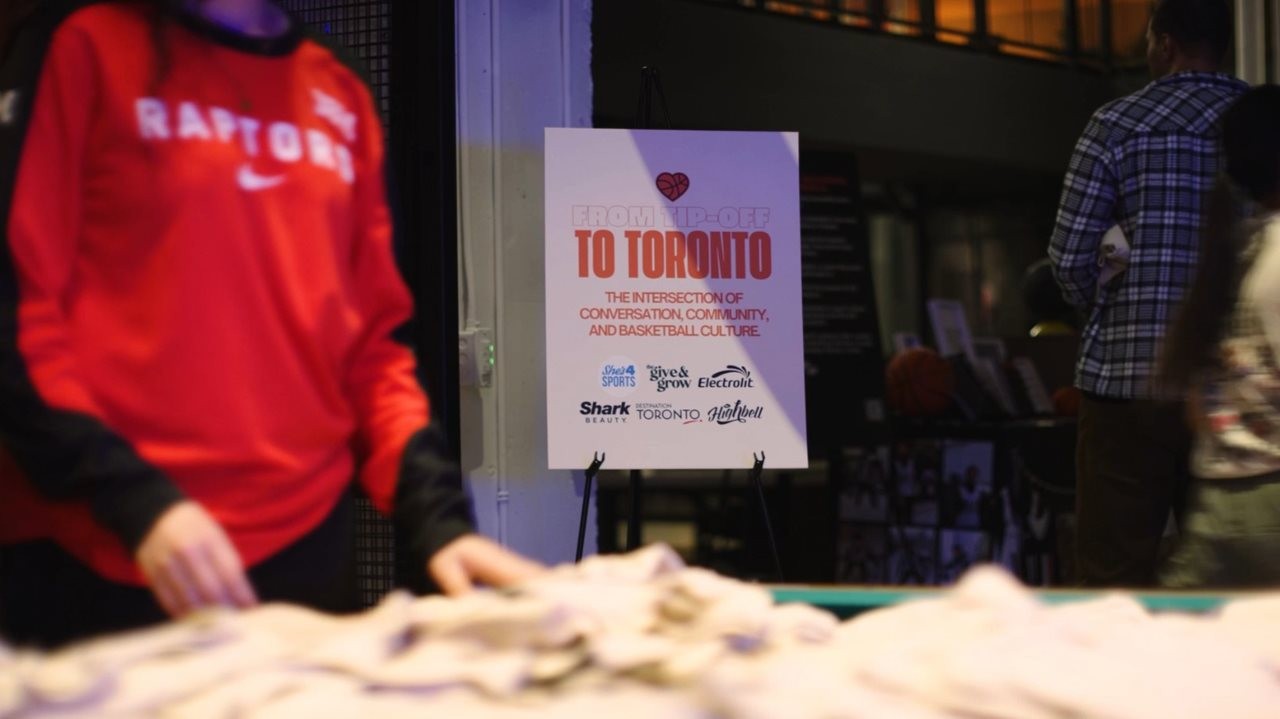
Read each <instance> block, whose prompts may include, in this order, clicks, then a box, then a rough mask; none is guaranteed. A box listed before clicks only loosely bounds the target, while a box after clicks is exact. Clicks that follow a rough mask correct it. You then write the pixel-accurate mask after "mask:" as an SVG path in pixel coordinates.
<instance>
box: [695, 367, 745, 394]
mask: <svg viewBox="0 0 1280 719" xmlns="http://www.w3.org/2000/svg"><path fill="white" fill-rule="evenodd" d="M755 386H756V381H755V380H754V379H752V378H751V373H750V372H749V371H747V368H746V367H742V366H739V365H735V364H730V365H725V366H724V369H722V370H720V371H719V372H716V373H715V374H713V375H711V376H710V377H699V378H698V389H748V388H752V387H755Z"/></svg>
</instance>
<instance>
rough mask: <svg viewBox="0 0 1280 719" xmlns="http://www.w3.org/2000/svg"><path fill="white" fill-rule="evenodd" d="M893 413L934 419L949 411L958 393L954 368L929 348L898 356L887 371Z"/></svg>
mask: <svg viewBox="0 0 1280 719" xmlns="http://www.w3.org/2000/svg"><path fill="white" fill-rule="evenodd" d="M884 374H885V386H886V390H887V397H886V399H887V400H888V402H889V407H890V409H893V410H894V411H896V412H898V413H899V414H902V415H905V416H907V417H933V416H936V415H939V414H942V413H943V412H945V411H947V408H948V407H950V406H951V395H952V392H954V391H955V376H954V375H953V374H952V373H951V364H950V363H949V362H947V361H946V360H945V359H943V358H942V356H941V355H939V354H938V353H937V352H936V351H934V350H933V349H930V348H928V347H912V348H910V349H905V350H903V351H901V352H899V353H897V354H895V355H894V356H893V357H892V358H891V359H890V360H889V366H888V367H886V368H885V373H884Z"/></svg>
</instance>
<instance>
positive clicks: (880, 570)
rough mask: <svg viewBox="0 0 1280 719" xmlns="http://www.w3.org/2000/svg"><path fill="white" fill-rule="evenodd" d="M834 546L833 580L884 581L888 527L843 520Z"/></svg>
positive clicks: (871, 582)
mask: <svg viewBox="0 0 1280 719" xmlns="http://www.w3.org/2000/svg"><path fill="white" fill-rule="evenodd" d="M838 541H839V544H838V545H837V546H836V581H837V582H841V583H844V584H886V583H888V582H889V577H888V575H887V574H886V573H885V561H886V559H887V555H888V552H889V536H888V530H887V529H886V528H885V527H883V526H875V525H866V524H855V523H849V522H844V523H841V525H840V533H839V539H838Z"/></svg>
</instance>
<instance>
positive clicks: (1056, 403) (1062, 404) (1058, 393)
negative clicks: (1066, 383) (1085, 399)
mask: <svg viewBox="0 0 1280 719" xmlns="http://www.w3.org/2000/svg"><path fill="white" fill-rule="evenodd" d="M1053 412H1054V414H1056V415H1058V416H1059V417H1075V416H1076V415H1078V414H1080V390H1078V389H1076V388H1075V387H1059V388H1058V389H1056V390H1054V392H1053Z"/></svg>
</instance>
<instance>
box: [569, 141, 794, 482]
mask: <svg viewBox="0 0 1280 719" xmlns="http://www.w3.org/2000/svg"><path fill="white" fill-rule="evenodd" d="M545 141H546V143H545V144H546V238H545V242H546V288H547V290H546V336H547V357H546V361H547V445H548V446H547V450H548V451H547V453H548V457H549V463H550V467H551V468H552V469H581V468H583V467H586V466H587V465H589V464H590V463H591V461H592V458H593V457H594V456H595V454H596V453H597V452H604V453H606V454H607V456H608V463H609V466H611V467H619V468H629V469H699V468H703V469H713V468H714V469H721V468H727V467H743V468H746V467H750V466H751V465H752V461H753V453H756V452H763V453H764V454H765V455H766V456H767V457H768V463H769V466H770V467H774V468H785V467H807V466H808V452H807V447H806V431H805V406H804V398H805V384H804V382H805V373H804V354H803V352H804V330H803V320H802V315H801V289H800V207H799V184H798V176H799V169H798V156H799V139H798V137H797V135H796V134H795V133H783V132H692V131H672V130H595V129H591V130H587V129H553V128H549V129H547V130H546V137H545Z"/></svg>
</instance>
